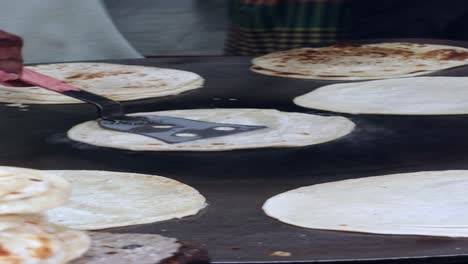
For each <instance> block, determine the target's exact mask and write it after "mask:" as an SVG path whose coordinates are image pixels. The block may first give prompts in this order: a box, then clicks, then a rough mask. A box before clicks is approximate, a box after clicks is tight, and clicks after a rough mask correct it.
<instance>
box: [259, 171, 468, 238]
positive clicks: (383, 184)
mask: <svg viewBox="0 0 468 264" xmlns="http://www.w3.org/2000/svg"><path fill="white" fill-rule="evenodd" d="M467 188H468V171H467V170H452V171H426V172H416V173H401V174H392V175H384V176H376V177H367V178H360V179H352V180H344V181H338V182H330V183H323V184H317V185H312V186H308V187H302V188H299V189H295V190H292V191H288V192H285V193H282V194H279V195H276V196H274V197H272V198H270V199H268V200H267V201H266V202H265V204H264V205H263V210H264V211H265V213H266V214H267V215H269V216H271V217H273V218H276V219H278V220H279V221H281V222H284V223H287V224H291V225H295V226H300V227H305V228H313V229H324V230H338V231H350V232H364V233H376V234H395V235H424V236H448V237H468V224H467V223H468V210H466V209H467V207H466V206H467V204H468V196H466V190H467Z"/></svg>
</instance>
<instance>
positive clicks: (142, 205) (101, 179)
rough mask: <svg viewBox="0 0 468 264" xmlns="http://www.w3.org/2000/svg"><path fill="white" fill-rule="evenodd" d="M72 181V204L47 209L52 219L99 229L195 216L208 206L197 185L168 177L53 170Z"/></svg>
mask: <svg viewBox="0 0 468 264" xmlns="http://www.w3.org/2000/svg"><path fill="white" fill-rule="evenodd" d="M49 172H50V173H54V174H55V175H57V176H59V177H63V178H65V179H66V180H68V181H69V182H70V183H71V185H72V187H73V192H72V196H71V198H70V203H69V204H68V205H66V206H63V207H60V208H56V209H53V210H50V211H48V212H47V215H48V218H49V221H50V222H52V223H56V224H59V225H63V226H66V227H69V228H73V229H81V230H96V229H104V228H111V227H119V226H128V225H137V224H146V223H153V222H158V221H164V220H169V219H174V218H182V217H185V216H190V215H195V214H197V213H198V212H199V211H200V210H201V209H203V208H204V207H205V206H206V203H205V198H204V197H203V196H202V195H201V194H200V193H199V192H198V191H197V190H195V189H194V188H192V187H190V186H188V185H185V184H183V183H180V182H178V181H175V180H171V179H168V178H164V177H160V176H154V175H144V174H136V173H124V172H109V171H80V170H78V171H49Z"/></svg>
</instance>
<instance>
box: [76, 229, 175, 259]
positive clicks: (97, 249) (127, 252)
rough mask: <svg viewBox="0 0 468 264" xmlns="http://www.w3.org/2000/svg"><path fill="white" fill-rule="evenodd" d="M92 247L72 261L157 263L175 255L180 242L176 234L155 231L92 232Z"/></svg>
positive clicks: (90, 233)
mask: <svg viewBox="0 0 468 264" xmlns="http://www.w3.org/2000/svg"><path fill="white" fill-rule="evenodd" d="M89 235H90V237H91V239H92V245H91V248H90V250H89V251H88V252H87V253H86V254H85V255H84V256H83V257H82V258H80V259H77V260H75V261H73V262H71V264H128V263H138V264H154V263H159V262H160V261H161V260H164V259H166V258H169V257H171V256H173V255H174V254H175V253H176V252H177V251H178V249H179V248H180V244H179V243H177V240H176V239H175V238H168V237H163V236H160V235H153V234H112V233H103V232H89Z"/></svg>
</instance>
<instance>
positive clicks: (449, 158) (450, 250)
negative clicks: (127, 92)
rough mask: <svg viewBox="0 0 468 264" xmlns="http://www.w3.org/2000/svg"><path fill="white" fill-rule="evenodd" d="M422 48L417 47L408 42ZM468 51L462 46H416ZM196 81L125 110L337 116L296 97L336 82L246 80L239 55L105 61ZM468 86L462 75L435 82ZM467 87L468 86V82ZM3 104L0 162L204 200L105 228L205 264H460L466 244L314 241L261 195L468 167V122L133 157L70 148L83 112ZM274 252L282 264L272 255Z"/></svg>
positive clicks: (336, 235)
mask: <svg viewBox="0 0 468 264" xmlns="http://www.w3.org/2000/svg"><path fill="white" fill-rule="evenodd" d="M411 41H418V40H411ZM419 42H425V43H443V44H449V45H457V46H464V47H468V43H461V42H450V41H428V40H425V41H420V40H419ZM107 62H113V63H123V64H134V65H146V66H158V67H168V68H174V69H182V70H189V71H193V72H196V73H198V74H200V75H202V76H203V77H204V78H205V79H206V84H205V88H203V89H199V90H195V91H191V92H187V93H184V94H182V95H179V96H172V97H164V98H157V99H146V100H139V101H133V102H128V103H125V108H126V110H127V111H128V112H139V111H145V112H147V111H157V110H168V109H191V108H216V107H219V108H275V109H279V110H282V111H291V112H304V113H311V114H320V115H334V114H333V113H330V112H325V111H316V110H310V109H305V108H301V107H299V106H295V105H294V104H293V103H292V99H293V98H294V97H296V96H299V95H302V94H304V93H307V92H309V91H312V90H314V89H316V88H318V87H320V86H323V85H327V84H331V83H338V82H337V81H314V80H300V79H289V78H278V77H272V76H266V75H260V74H256V73H253V72H250V71H249V69H248V68H249V66H250V58H246V57H180V58H159V59H141V60H118V61H107ZM432 75H441V76H442V75H444V76H468V67H458V68H455V69H450V70H445V71H442V72H439V73H437V74H432ZM467 88H468V83H467ZM27 109H28V111H20V110H19V109H18V108H15V107H7V106H5V105H0V125H1V126H2V127H3V128H4V129H2V130H0V135H1V136H0V147H1V150H2V151H1V152H0V164H1V165H9V166H21V167H31V168H36V169H90V170H91V169H92V170H111V171H125V172H138V173H151V174H156V175H162V176H166V177H170V178H173V179H176V180H179V181H182V182H184V183H187V184H189V185H191V186H193V187H195V188H196V189H198V190H199V191H200V192H201V193H202V194H204V195H205V196H206V198H207V200H208V203H209V206H208V207H207V208H206V209H205V210H203V211H202V212H201V213H200V214H198V215H196V216H193V217H188V218H184V219H181V220H171V221H166V222H161V223H155V224H147V225H138V226H130V227H122V228H113V229H108V230H107V231H111V232H137V233H138V232H139V233H156V234H161V235H164V236H169V237H177V238H178V239H180V240H184V241H191V242H194V243H198V244H200V245H202V246H205V247H206V248H207V249H208V251H209V252H210V255H211V258H212V261H213V262H217V263H258V262H262V263H263V262H291V263H293V262H294V263H298V262H355V261H365V262H366V263H367V262H379V263H380V262H382V263H463V262H467V261H468V239H461V238H458V239H455V238H437V237H423V236H390V235H372V234H361V233H345V232H332V231H318V230H308V229H303V228H298V227H294V226H289V225H286V224H283V223H280V222H278V221H276V220H273V219H271V218H269V217H267V216H266V215H264V214H263V212H262V210H261V206H262V204H263V203H264V201H265V200H266V199H268V198H269V197H271V196H273V195H275V194H278V193H281V192H284V191H287V190H290V189H294V188H297V187H300V186H306V185H311V184H316V183H323V182H330V181H337V180H344V179H351V178H359V177H365V176H373V175H382V174H389V173H401V172H415V171H421V170H450V169H468V115H452V116H449V115H448V116H384V115H349V114H342V116H346V117H348V118H350V119H351V120H352V121H354V122H355V123H356V124H357V128H356V129H355V131H354V132H352V133H351V134H350V135H348V136H345V137H343V138H341V139H338V140H336V141H332V142H328V143H323V144H319V145H313V146H309V147H300V148H274V149H255V150H237V151H227V152H169V153H167V152H166V153H165V152H133V151H125V150H117V149H110V148H101V147H95V146H90V145H87V144H83V143H78V142H73V141H71V140H69V139H67V138H66V136H65V133H66V131H67V130H68V129H70V128H71V127H72V126H73V125H76V124H78V123H81V122H84V121H87V120H90V119H94V118H96V114H95V109H94V108H93V107H92V106H89V105H32V106H30V107H28V108H27ZM275 251H286V252H290V253H291V256H290V257H274V256H271V255H270V254H271V253H273V252H275Z"/></svg>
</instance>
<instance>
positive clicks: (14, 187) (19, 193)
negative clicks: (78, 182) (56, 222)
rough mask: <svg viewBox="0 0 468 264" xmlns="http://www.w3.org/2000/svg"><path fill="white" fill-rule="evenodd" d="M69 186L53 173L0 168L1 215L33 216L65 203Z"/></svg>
mask: <svg viewBox="0 0 468 264" xmlns="http://www.w3.org/2000/svg"><path fill="white" fill-rule="evenodd" d="M69 194H70V185H69V184H68V182H67V181H65V180H64V179H63V178H61V177H58V176H56V175H54V174H53V173H49V172H45V171H39V170H32V169H25V168H15V167H5V166H0V214H32V213H40V212H42V211H44V210H47V209H51V208H54V207H57V206H60V205H62V204H64V203H66V202H67V200H68V196H69Z"/></svg>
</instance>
